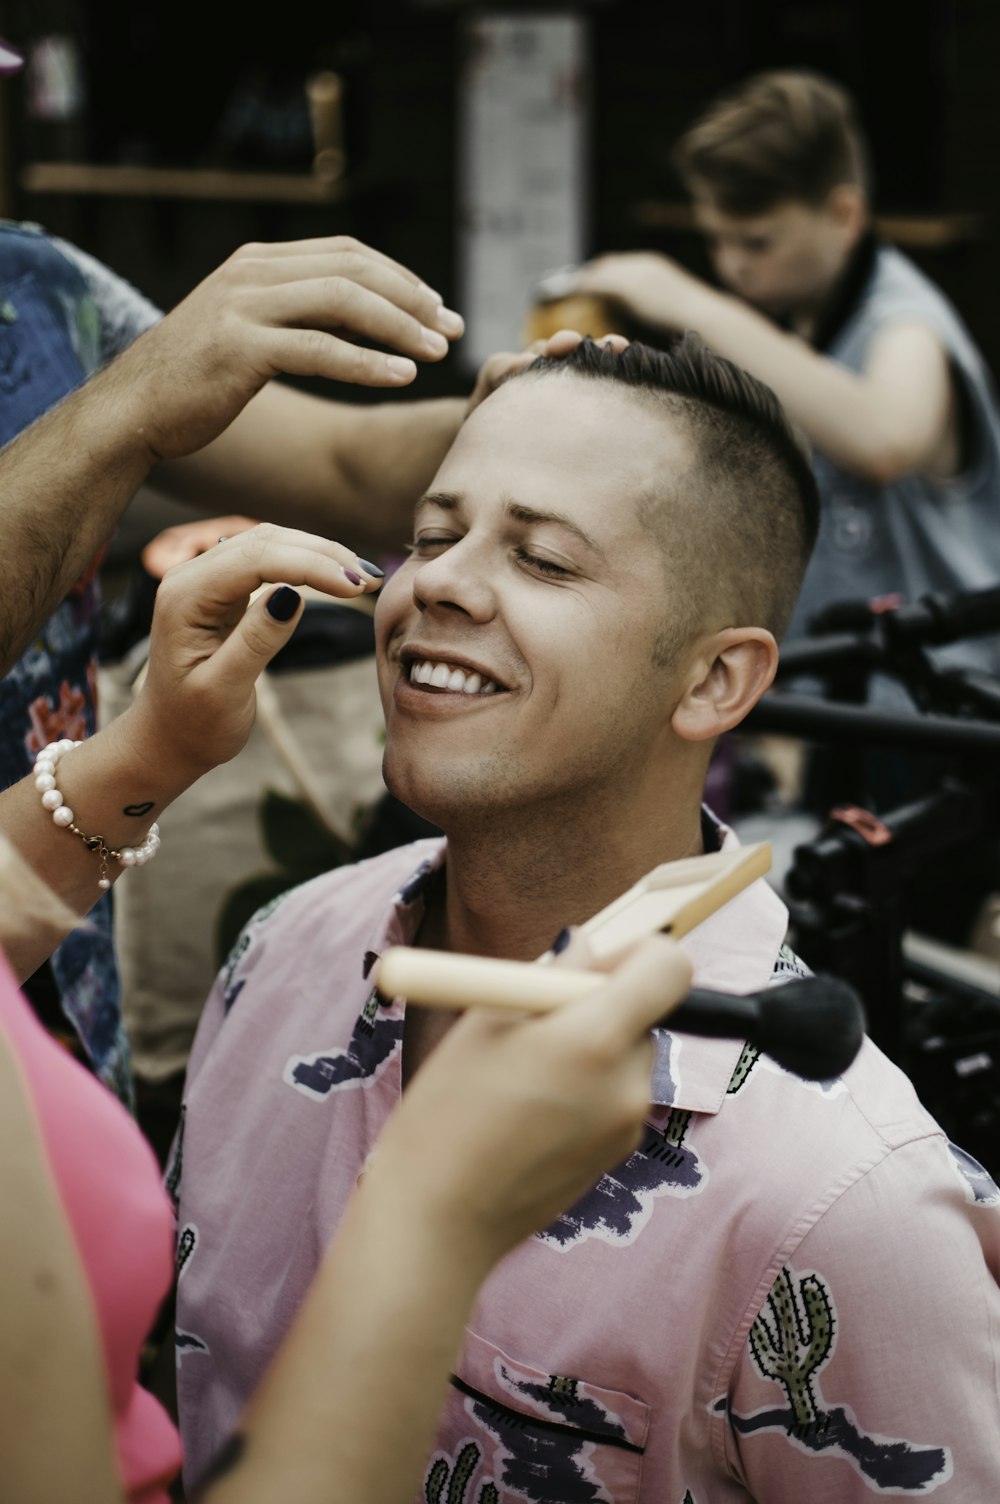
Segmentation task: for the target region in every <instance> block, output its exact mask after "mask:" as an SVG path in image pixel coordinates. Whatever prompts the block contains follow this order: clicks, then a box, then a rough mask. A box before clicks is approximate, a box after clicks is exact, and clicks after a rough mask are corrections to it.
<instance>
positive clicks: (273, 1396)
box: [198, 1163, 499, 1504]
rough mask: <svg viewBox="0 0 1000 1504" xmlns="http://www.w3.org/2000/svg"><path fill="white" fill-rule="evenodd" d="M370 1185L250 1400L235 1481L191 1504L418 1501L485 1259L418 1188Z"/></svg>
mask: <svg viewBox="0 0 1000 1504" xmlns="http://www.w3.org/2000/svg"><path fill="white" fill-rule="evenodd" d="M378 1176H379V1166H378V1164H377V1163H376V1165H375V1166H373V1168H372V1170H371V1171H370V1172H369V1174H368V1176H366V1177H365V1179H364V1180H363V1181H362V1185H361V1189H360V1191H359V1192H358V1193H357V1194H356V1196H355V1198H354V1200H353V1202H352V1203H351V1206H350V1207H349V1209H348V1211H347V1214H346V1216H345V1218H344V1221H343V1223H342V1224H341V1227H340V1230H339V1232H338V1234H337V1238H336V1242H335V1243H334V1245H333V1247H332V1249H331V1250H330V1252H329V1253H328V1254H327V1256H326V1259H325V1261H324V1263H323V1265H322V1266H321V1268H320V1271H319V1273H318V1275H317V1276H316V1279H315V1280H314V1282H313V1285H312V1287H311V1289H310V1291H309V1295H308V1297H307V1299H306V1301H305V1303H304V1304H303V1306H302V1309H301V1311H300V1313H299V1315H298V1317H297V1319H296V1322H295V1325H294V1327H293V1328H292V1331H291V1332H290V1334H289V1336H288V1337H287V1338H286V1340H285V1343H284V1344H283V1346H282V1348H281V1351H280V1352H279V1354H278V1357H277V1359H276V1360H275V1362H274V1364H273V1365H272V1367H271V1369H270V1370H269V1372H268V1374H267V1376H266V1377H265V1379H264V1381H263V1383H262V1384H261V1386H260V1388H259V1389H258V1391H257V1393H256V1394H255V1396H254V1399H253V1401H252V1403H251V1405H250V1408H249V1410H248V1411H247V1414H246V1416H245V1418H244V1424H243V1426H242V1428H241V1436H240V1441H239V1442H238V1443H237V1445H236V1446H235V1447H234V1448H233V1449H232V1451H231V1454H230V1455H231V1456H232V1459H233V1465H232V1468H231V1470H227V1471H226V1472H225V1476H222V1477H219V1478H218V1481H217V1482H215V1483H214V1484H212V1485H211V1486H210V1487H208V1488H207V1490H206V1491H205V1493H204V1495H202V1494H199V1495H198V1500H199V1504H265V1501H266V1504H270V1501H271V1500H273V1499H276V1498H289V1499H295V1500H296V1504H355V1501H357V1500H360V1499H370V1500H376V1499H377V1500H378V1501H379V1504H406V1501H407V1500H409V1499H412V1498H413V1497H414V1495H415V1493H416V1492H417V1489H418V1486H419V1478H420V1471H421V1468H422V1466H423V1465H424V1462H425V1460H426V1457H427V1455H428V1454H429V1452H430V1450H431V1447H432V1445H433V1437H434V1431H435V1426H436V1423H437V1421H438V1418H439V1414H440V1410H441V1407H442V1404H443V1402H444V1396H445V1392H446V1388H447V1378H448V1374H449V1372H450V1370H451V1368H452V1367H453V1366H454V1363H455V1360H456V1356H457V1353H458V1350H459V1347H460V1345H461V1341H462V1333H463V1329H464V1325H465V1322H466V1320H467V1317H468V1313H469V1311H470V1310H471V1307H472V1304H473V1301H474V1299H475V1295H476V1292H477V1289H478V1286H479V1284H480V1282H481V1280H482V1279H483V1278H484V1277H485V1274H486V1272H487V1269H488V1267H489V1264H490V1262H491V1258H490V1257H488V1256H485V1257H484V1255H483V1253H482V1251H481V1250H479V1249H478V1248H477V1249H473V1248H471V1247H465V1246H464V1245H463V1240H462V1237H461V1230H460V1229H459V1228H457V1227H455V1226H454V1225H448V1224H447V1222H446V1220H445V1219H438V1220H437V1221H435V1219H434V1217H433V1214H432V1210H433V1209H432V1206H431V1205H430V1204H429V1201H430V1199H431V1198H430V1197H429V1196H428V1197H427V1198H421V1196H420V1194H419V1187H416V1186H415V1185H414V1180H415V1178H416V1177H414V1176H410V1177H409V1178H408V1181H407V1180H406V1178H405V1177H398V1176H395V1175H394V1174H390V1175H389V1176H388V1177H387V1178H386V1179H385V1180H383V1181H382V1182H381V1183H379V1180H378ZM496 1252H499V1250H496ZM389 1414H391V1415H392V1442H391V1445H386V1435H385V1425H384V1419H385V1416H386V1415H389Z"/></svg>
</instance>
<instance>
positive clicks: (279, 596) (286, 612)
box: [267, 585, 302, 621]
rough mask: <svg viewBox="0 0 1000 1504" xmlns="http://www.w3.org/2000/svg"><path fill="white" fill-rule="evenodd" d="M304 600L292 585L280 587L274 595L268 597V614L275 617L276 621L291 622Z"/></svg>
mask: <svg viewBox="0 0 1000 1504" xmlns="http://www.w3.org/2000/svg"><path fill="white" fill-rule="evenodd" d="M301 599H302V597H301V595H300V594H299V592H298V591H297V590H293V589H292V587H291V585H279V586H278V588H277V590H276V591H275V592H274V594H273V595H271V596H269V597H268V601H267V614H268V615H269V616H273V617H274V619H275V621H291V619H292V617H293V616H294V615H295V613H296V611H297V610H298V609H299V601H300V600H301Z"/></svg>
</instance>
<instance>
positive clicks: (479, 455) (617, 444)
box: [375, 375, 689, 829]
mask: <svg viewBox="0 0 1000 1504" xmlns="http://www.w3.org/2000/svg"><path fill="white" fill-rule="evenodd" d="M688 455H689V446H688V441H687V439H686V437H685V435H684V433H683V431H682V430H681V429H680V428H679V426H677V425H676V424H675V422H674V420H673V419H672V418H671V417H669V416H668V415H666V414H665V413H663V412H662V411H656V410H649V409H647V408H646V407H645V406H644V405H643V404H642V403H641V402H640V401H637V400H636V399H635V398H634V397H633V396H632V395H631V394H630V393H629V392H628V391H626V390H625V389H623V388H616V387H614V386H612V385H610V384H609V383H606V382H597V381H592V380H586V379H583V378H576V377H572V376H559V375H556V376H545V377H540V378H533V377H527V378H521V379H518V380H515V381H512V382H509V383H508V384H506V385H505V386H503V387H501V389H500V390H499V391H498V392H496V393H494V395H493V396H491V397H490V398H489V399H488V400H487V401H486V402H485V403H483V404H482V406H481V407H479V408H478V409H477V410H476V411H475V412H474V413H473V415H472V417H471V418H470V419H469V421H468V422H467V423H466V424H465V426H464V427H463V428H462V430H461V431H460V433H459V435H458V437H457V439H456V440H455V443H454V445H453V446H452V449H451V450H450V452H449V454H448V455H447V456H446V458H445V460H444V463H443V464H442V466H441V468H440V470H439V471H438V473H437V475H436V477H435V479H434V482H433V485H432V487H431V490H430V491H429V492H428V494H427V496H426V497H425V498H424V499H423V501H422V502H421V503H420V504H419V505H418V508H417V513H416V518H415V530H414V539H415V542H414V550H413V553H412V555H411V557H410V558H409V559H408V560H407V562H406V563H405V564H404V565H403V566H402V568H400V569H399V570H398V571H397V572H396V574H394V575H393V576H392V577H391V579H390V580H389V581H388V582H387V584H386V585H385V586H384V588H383V590H382V593H381V596H380V599H379V602H378V606H377V609H376V613H375V623H376V647H377V654H378V673H379V685H380V690H381V694H382V703H383V707H384V710H385V717H386V726H387V747H386V757H385V776H386V782H387V784H388V785H389V787H390V788H391V789H392V791H393V792H394V793H395V794H396V795H397V796H398V797H399V798H401V799H402V800H403V801H404V803H406V804H409V805H410V806H411V807H412V808H414V809H416V810H417V811H418V812H419V813H421V814H423V815H425V816H426V817H427V818H428V819H431V820H433V821H435V822H436V823H438V824H440V825H442V826H443V827H444V828H445V829H448V828H449V822H452V823H454V822H455V821H458V820H461V819H462V818H463V817H465V816H475V815H476V814H477V813H482V814H486V813H489V812H495V811H498V810H504V811H509V813H510V816H511V818H512V819H513V818H515V817H516V816H517V815H518V814H520V813H523V812H524V811H525V809H527V808H530V807H532V806H534V807H536V808H537V807H538V805H539V804H540V803H545V804H547V805H549V806H550V807H551V806H552V804H553V801H556V806H557V807H558V802H559V801H560V800H566V802H567V804H568V805H570V806H572V807H573V808H574V809H577V810H580V811H581V813H582V812H583V811H584V807H585V805H586V803H587V801H588V800H590V799H595V798H596V799H597V800H598V801H599V802H600V801H601V800H607V799H627V798H628V797H629V796H630V793H631V792H632V790H634V789H635V788H636V787H638V786H639V783H641V780H642V779H643V778H649V777H650V776H652V770H653V768H654V765H658V766H661V767H662V757H663V753H664V749H665V747H666V745H667V742H668V741H669V738H670V731H669V721H670V714H671V710H672V708H673V704H674V702H675V701H674V698H672V688H673V684H674V681H675V679H676V675H677V669H676V667H675V665H674V663H673V662H672V661H668V662H666V663H665V662H664V657H665V655H664V654H663V652H662V651H661V652H660V653H659V654H658V653H657V648H658V645H662V636H663V632H664V627H665V625H666V624H669V621H670V587H669V578H670V561H669V559H668V560H667V561H666V567H665V563H664V552H663V547H662V544H658V543H657V542H656V541H655V540H654V538H653V537H652V536H651V535H650V533H649V531H648V529H647V528H646V527H644V525H643V523H642V521H641V520H640V513H639V509H638V505H637V504H638V502H639V500H640V498H642V497H644V496H650V495H652V494H655V493H656V492H659V491H662V490H663V489H664V482H665V483H666V488H667V490H668V491H669V487H670V485H671V483H672V481H673V480H675V479H679V478H680V476H681V475H682V474H683V473H684V472H685V471H686V470H687V468H688V462H689V461H688ZM658 760H659V761H658Z"/></svg>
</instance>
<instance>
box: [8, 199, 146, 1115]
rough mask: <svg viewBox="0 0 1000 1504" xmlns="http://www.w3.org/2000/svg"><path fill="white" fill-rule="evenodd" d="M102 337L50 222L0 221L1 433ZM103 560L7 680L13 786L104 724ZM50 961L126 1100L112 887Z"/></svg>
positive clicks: (97, 1062)
mask: <svg viewBox="0 0 1000 1504" xmlns="http://www.w3.org/2000/svg"><path fill="white" fill-rule="evenodd" d="M100 345H101V341H100V329H99V318H98V311H97V308H96V306H95V303H94V300H93V298H92V297H91V295H90V292H89V289H88V286H87V282H86V279H85V278H84V276H83V274H82V272H81V271H80V270H79V268H78V267H77V266H76V265H74V263H73V262H72V261H71V260H69V259H68V258H67V257H66V256H64V255H63V254H62V253H61V252H60V251H59V250H58V249H57V247H56V246H55V245H54V244H53V243H52V241H51V239H50V238H49V237H48V236H47V235H46V234H45V233H44V232H43V231H42V230H40V229H38V228H36V227H33V226H25V225H16V224H12V223H9V222H5V221H0V444H6V443H7V442H8V441H9V440H10V439H12V438H14V437H15V436H16V435H17V434H19V433H20V432H21V431H22V429H24V428H26V427H27V426H28V424H29V423H32V422H33V421H34V420H35V418H37V417H39V416H40V415H41V414H42V413H44V412H46V411H47V409H48V408H50V407H53V406H54V405H55V404H56V403H57V402H59V401H60V399H61V398H63V397H65V396H66V395H67V393H69V392H71V391H72V390H73V389H74V387H77V386H79V385H80V383H81V382H82V381H84V380H85V379H86V378H87V377H88V376H90V375H91V374H92V373H93V372H94V371H95V370H97V368H98V366H99V365H100V364H101V363H102V353H101V348H100ZM98 562H99V561H96V560H95V562H94V566H93V568H92V569H91V570H90V571H88V574H87V576H86V577H85V578H84V579H83V580H82V581H80V582H79V583H78V584H77V585H76V586H75V587H74V588H73V590H72V591H71V592H70V594H69V596H68V597H67V599H66V600H65V601H63V603H62V605H60V606H59V607H58V609H57V610H56V611H55V612H54V614H53V615H52V617H51V618H50V620H49V621H48V622H46V624H45V626H44V627H43V628H42V629H41V631H40V632H39V634H38V636H37V637H36V638H35V640H34V641H33V642H32V643H31V644H30V646H29V647H28V648H27V650H26V651H25V653H24V655H23V657H22V658H21V660H20V661H19V662H18V663H17V664H15V666H14V668H13V669H11V671H10V673H9V674H7V675H6V677H5V678H3V679H0V786H2V787H4V788H6V787H9V785H11V784H12V783H16V782H17V781H18V780H19V779H20V778H23V777H24V775H25V774H26V773H28V772H29V771H30V769H31V764H32V761H33V758H34V755H35V753H36V752H37V751H38V750H39V749H40V748H41V747H42V746H44V745H45V743H46V742H48V741H51V740H52V739H53V738H55V737H59V736H71V737H74V738H77V737H81V738H82V737H85V736H90V735H92V734H93V732H94V730H95V729H96V726H95V712H96V704H95V696H96V684H97V665H96V659H95V649H96V636H97V614H98V605H99V596H98V588H97V580H96V569H97V563H98ZM8 563H9V564H14V563H15V561H13V560H10V561H8ZM39 818H41V816H40V817H39ZM95 882H96V874H95ZM51 968H52V973H53V976H54V978H55V982H56V986H57V988H58V990H59V994H60V1001H61V1005H62V1009H63V1012H64V1013H65V1015H66V1017H67V1019H68V1020H69V1022H70V1023H71V1024H72V1026H73V1028H74V1030H75V1031H76V1033H77V1034H78V1036H79V1038H80V1041H81V1043H82V1045H83V1047H84V1049H85V1050H86V1052H87V1055H88V1056H89V1058H90V1059H91V1061H92V1062H93V1065H94V1067H95V1069H96V1070H97V1072H98V1073H99V1075H100V1076H101V1077H102V1078H103V1079H104V1080H105V1081H106V1082H107V1084H108V1085H109V1086H111V1087H112V1089H113V1090H115V1091H116V1092H117V1093H118V1094H119V1095H121V1096H123V1097H125V1098H126V1099H128V1097H129V1094H130V1069H129V1056H128V1045H127V1043H126V1040H125V1036H124V1033H123V1031H122V1025H121V1010H120V1001H119V984H118V970H117V966H116V963H115V953H114V943H113V937H112V927H111V895H110V894H107V895H105V896H104V897H103V898H102V899H101V900H100V902H99V903H98V904H97V906H96V907H95V908H94V909H93V910H92V911H91V913H90V915H89V921H88V927H87V928H85V929H80V930H76V931H75V932H74V933H73V934H72V935H70V937H69V938H68V939H67V940H66V941H64V943H63V944H62V945H60V946H59V948H58V949H57V950H56V951H55V952H54V954H53V956H52V958H51Z"/></svg>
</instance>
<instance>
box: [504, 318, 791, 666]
mask: <svg viewBox="0 0 1000 1504" xmlns="http://www.w3.org/2000/svg"><path fill="white" fill-rule="evenodd" d="M556 376H562V377H570V376H575V377H582V378H584V379H586V380H592V381H603V382H608V383H610V384H612V385H616V386H620V387H626V388H629V389H630V390H631V391H633V392H635V393H636V395H637V396H638V397H640V399H641V400H642V401H644V402H647V403H655V404H656V405H657V406H659V407H661V408H665V409H666V410H667V411H668V412H669V413H670V415H671V416H672V417H673V418H674V419H675V421H677V422H678V423H679V424H680V426H681V427H682V428H683V429H684V430H685V431H686V433H687V435H688V437H689V438H690V440H691V442H692V450H693V454H692V462H691V465H690V467H689V468H687V469H686V470H685V471H684V472H683V473H681V474H672V475H670V476H664V481H663V486H662V488H661V489H660V490H659V492H658V494H657V495H656V496H655V497H653V498H640V499H639V504H640V507H641V508H642V514H643V517H644V520H645V521H646V523H647V525H648V526H649V527H650V529H651V531H653V533H654V534H655V535H656V537H657V539H658V541H659V542H660V543H661V546H662V547H663V548H664V550H665V552H666V553H667V555H668V557H669V558H670V559H671V560H672V561H673V562H674V564H675V565H677V564H680V565H681V566H682V567H681V568H680V569H677V568H672V569H671V579H672V589H673V590H674V591H675V598H676V593H677V592H678V591H679V592H680V593H682V594H686V595H687V596H688V606H689V610H690V614H691V618H692V621H696V620H698V619H700V618H703V617H704V605H705V596H706V590H713V591H714V596H713V599H716V600H718V601H719V602H720V603H721V602H722V601H724V602H725V607H726V609H727V610H729V611H731V612H732V613H734V621H733V624H734V625H744V626H745V625H757V626H766V627H768V628H769V629H770V630H771V631H772V632H774V634H775V636H776V637H780V636H781V635H782V633H783V632H784V631H785V629H786V627H787V625H788V622H789V621H790V619H791V616H792V612H793V611H794V609H795V602H796V599H797V597H798V592H799V587H800V585H801V583H802V577H803V575H804V574H805V569H806V565H807V564H808V562H809V556H810V554H811V553H812V549H813V545H814V543H815V541H816V533H817V531H818V527H819V494H818V492H817V489H816V481H815V479H814V477H813V472H812V467H811V465H810V463H809V459H808V456H807V454H806V451H805V449H804V447H803V445H802V443H801V442H800V440H799V439H798V438H797V436H796V434H795V431H794V430H793V428H792V426H791V424H790V423H789V421H788V418H787V417H786V415H785V411H784V409H783V408H782V406H781V403H780V402H779V401H778V399H777V397H776V396H775V395H774V393H773V392H772V390H771V388H770V387H768V386H765V385H764V383H763V382H762V381H758V380H757V378H756V377H755V376H751V375H750V374H749V372H747V371H744V370H742V369H741V367H739V366H737V365H734V364H733V362H732V361H730V360H725V359H724V358H723V357H722V356H721V355H716V354H714V352H713V351H711V350H710V349H709V348H708V347H707V346H706V345H705V344H703V343H702V341H701V340H700V339H699V338H698V336H697V335H695V334H690V333H688V334H684V335H680V336H678V337H677V338H676V339H675V340H674V341H673V342H672V343H671V344H670V345H669V346H668V347H667V348H666V349H662V350H654V349H652V348H651V347H650V346H649V345H644V344H640V343H639V342H638V341H633V343H631V344H629V345H627V346H626V347H625V349H624V350H623V351H622V352H621V353H620V354H615V352H614V351H613V350H612V349H611V348H609V347H608V346H605V345H598V344H595V343H594V341H593V340H590V339H584V340H583V341H582V342H581V343H580V344H579V345H578V346H577V347H576V349H575V350H573V351H571V353H570V354H569V355H566V356H560V357H540V358H539V359H538V360H536V361H534V362H533V363H532V364H531V365H530V366H528V367H526V368H525V369H523V370H521V371H517V372H514V373H512V375H511V376H510V377H508V378H507V379H508V380H524V379H538V378H541V377H545V378H553V377H556ZM667 503H669V504H667ZM679 603H680V602H679V601H678V604H679ZM740 618H742V620H740Z"/></svg>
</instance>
